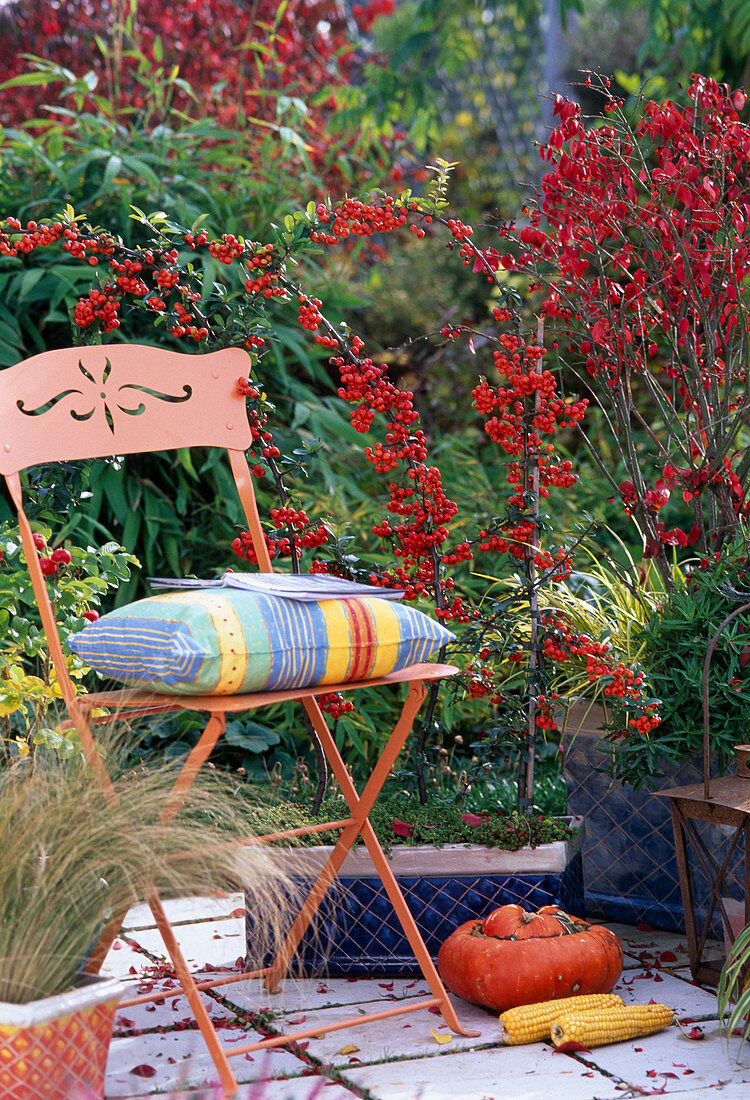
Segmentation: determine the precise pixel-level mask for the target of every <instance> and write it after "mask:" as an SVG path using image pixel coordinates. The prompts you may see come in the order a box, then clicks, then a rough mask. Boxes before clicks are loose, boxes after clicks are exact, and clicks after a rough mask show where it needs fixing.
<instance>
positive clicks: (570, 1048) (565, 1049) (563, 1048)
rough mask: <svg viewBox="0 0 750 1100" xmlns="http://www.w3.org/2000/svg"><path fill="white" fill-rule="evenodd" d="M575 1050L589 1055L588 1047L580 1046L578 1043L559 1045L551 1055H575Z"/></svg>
mask: <svg viewBox="0 0 750 1100" xmlns="http://www.w3.org/2000/svg"><path fill="white" fill-rule="evenodd" d="M577 1050H583V1051H585V1052H586V1054H590V1053H591V1051H590V1050H589V1048H588V1047H584V1046H581V1044H580V1043H574V1042H569V1043H560V1045H559V1047H555V1049H554V1051H553V1052H552V1053H553V1054H575V1052H576V1051H577Z"/></svg>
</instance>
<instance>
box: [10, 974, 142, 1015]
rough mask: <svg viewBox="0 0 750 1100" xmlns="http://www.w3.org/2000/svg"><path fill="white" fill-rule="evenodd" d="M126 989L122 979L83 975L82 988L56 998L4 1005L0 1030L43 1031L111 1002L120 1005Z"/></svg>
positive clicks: (78, 987) (68, 991)
mask: <svg viewBox="0 0 750 1100" xmlns="http://www.w3.org/2000/svg"><path fill="white" fill-rule="evenodd" d="M126 989H127V984H126V983H125V982H122V981H120V980H119V978H102V977H99V976H98V975H94V974H82V975H81V979H80V985H79V986H77V987H76V988H75V989H69V990H66V992H65V993H58V994H56V995H55V996H54V997H42V998H41V999H40V1000H38V1001H29V1003H28V1004H25V1005H18V1004H13V1003H11V1002H9V1001H0V1027H17V1028H22V1027H39V1026H42V1025H44V1024H48V1023H50V1022H51V1021H52V1020H56V1019H59V1018H60V1017H63V1016H71V1015H73V1013H75V1012H83V1011H85V1010H86V1009H89V1008H94V1007H95V1006H96V1005H99V1004H103V1003H106V1002H108V1001H111V1002H113V1004H117V1003H118V1002H119V1001H121V1000H122V997H123V995H124V993H125V990H126Z"/></svg>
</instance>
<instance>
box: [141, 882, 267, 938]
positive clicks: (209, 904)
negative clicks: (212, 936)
mask: <svg viewBox="0 0 750 1100" xmlns="http://www.w3.org/2000/svg"><path fill="white" fill-rule="evenodd" d="M162 905H163V906H164V912H165V913H166V914H167V916H168V917H169V919H170V920H171V921H177V922H181V921H182V922H188V923H190V924H194V923H195V917H196V913H200V916H201V919H202V920H206V919H209V918H214V919H217V918H220V917H229V916H231V915H232V913H238V912H239V911H241V912H242V913H243V914H244V912H245V895H244V894H243V893H242V891H235V892H234V893H232V894H226V895H222V896H221V897H219V896H217V897H209V898H162ZM122 927H123V929H126V930H130V931H134V930H136V929H140V928H155V927H156V921H155V920H154V916H153V913H152V912H151V910H150V909H149V907H148V905H145V904H144V905H134V906H133V908H132V909H130V910H129V911H128V913H127V916H126V917H125V920H124V921H123V922H122Z"/></svg>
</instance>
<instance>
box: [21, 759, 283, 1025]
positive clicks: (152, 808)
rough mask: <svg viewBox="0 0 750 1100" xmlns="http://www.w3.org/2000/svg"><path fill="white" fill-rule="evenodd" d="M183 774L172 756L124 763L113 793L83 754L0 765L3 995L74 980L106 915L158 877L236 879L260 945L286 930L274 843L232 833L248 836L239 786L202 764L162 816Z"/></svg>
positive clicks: (192, 882) (163, 883)
mask: <svg viewBox="0 0 750 1100" xmlns="http://www.w3.org/2000/svg"><path fill="white" fill-rule="evenodd" d="M116 758H117V754H116V753H113V752H112V751H110V752H108V754H107V762H108V764H109V766H110V770H111V769H112V763H113V760H114V759H116ZM176 775H177V768H176V766H175V765H174V764H159V765H157V766H155V767H148V768H139V769H137V770H136V771H131V772H120V774H117V775H116V776H115V778H114V788H115V792H116V795H117V800H116V801H110V800H108V799H107V797H106V796H105V795H104V793H103V792H102V790H101V788H100V786H99V784H98V782H97V780H96V779H95V778H94V776H93V775H92V773H91V771H90V769H89V768H88V766H87V765H86V764H85V762H84V761H83V760H82V759H81V758H80V757H76V758H74V759H71V760H67V761H64V762H63V761H57V760H53V759H44V760H40V759H37V762H36V764H35V765H34V766H31V764H30V763H29V762H28V761H24V762H21V763H20V764H18V765H16V766H14V767H13V768H9V769H7V770H4V771H0V851H2V859H0V1001H6V1002H11V1003H17V1004H26V1003H28V1002H30V1001H34V1000H38V999H40V998H43V997H49V996H54V995H55V994H58V993H61V992H64V991H66V990H68V989H70V988H72V987H74V986H75V985H76V983H77V981H78V979H79V975H80V974H81V972H82V970H83V969H84V968H85V964H86V960H87V957H88V956H89V955H90V953H91V951H92V950H93V948H94V946H95V945H96V943H97V940H98V938H99V936H100V934H101V932H102V930H103V928H104V926H105V925H106V923H107V922H108V921H109V920H110V919H111V918H113V917H115V916H117V915H121V914H124V912H125V911H126V910H127V909H128V907H129V906H130V905H132V904H133V903H134V902H137V901H142V900H144V898H145V897H146V896H147V894H148V892H149V890H152V889H154V888H156V889H158V890H159V892H160V893H161V894H163V895H164V896H167V897H180V896H191V895H193V896H195V895H206V894H211V893H215V892H217V891H220V890H223V889H226V888H231V889H236V888H237V883H238V882H241V883H242V885H243V886H244V889H245V892H246V897H247V900H248V904H249V905H250V906H251V907H252V908H253V910H254V911H255V914H256V928H257V929H258V930H259V934H260V935H261V936H262V938H263V939H264V941H265V942H264V944H262V945H261V946H262V947H263V948H265V949H267V950H272V949H273V947H274V945H276V944H277V943H278V942H280V937H281V935H282V933H283V932H284V931H285V930H286V927H287V925H288V922H287V921H286V920H285V917H286V915H287V913H288V905H287V903H286V901H285V899H286V898H288V897H289V895H290V893H291V884H290V882H289V880H288V878H287V876H286V875H285V873H284V872H283V871H282V870H281V868H280V866H279V864H278V862H277V858H276V857H274V854H273V852H272V851H271V850H270V849H267V848H265V847H263V846H254V847H245V846H243V847H242V848H241V849H240V848H237V847H231V846H230V845H229V844H227V843H226V842H232V841H234V840H237V839H238V838H240V837H241V836H247V823H246V819H245V816H244V813H243V809H242V804H241V803H238V801H237V800H236V798H235V794H234V789H233V786H232V785H231V784H230V783H229V782H228V781H227V780H226V779H225V778H224V777H222V776H221V775H219V774H217V773H215V772H209V773H207V774H206V775H205V776H202V777H201V778H200V779H199V781H198V783H197V784H196V786H194V788H193V789H192V790H191V791H190V792H189V794H188V796H187V798H186V800H185V804H184V807H183V809H182V810H181V811H180V813H179V815H178V816H177V818H176V819H175V820H174V821H173V822H172V823H170V824H169V826H167V827H165V826H164V825H162V824H160V823H159V821H158V814H159V810H160V809H161V807H162V806H163V804H164V800H165V797H166V796H167V794H168V793H169V791H170V790H171V788H172V785H173V783H174V780H175V778H176Z"/></svg>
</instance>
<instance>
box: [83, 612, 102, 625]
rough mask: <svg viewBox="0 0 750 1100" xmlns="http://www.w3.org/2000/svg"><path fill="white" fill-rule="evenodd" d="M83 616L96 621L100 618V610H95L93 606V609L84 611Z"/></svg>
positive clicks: (93, 621)
mask: <svg viewBox="0 0 750 1100" xmlns="http://www.w3.org/2000/svg"><path fill="white" fill-rule="evenodd" d="M83 617H84V619H88V621H89V622H90V623H95V622H96V620H97V619H98V618H99V612H98V611H94V610H93V608H92V609H91V611H84V613H83Z"/></svg>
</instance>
